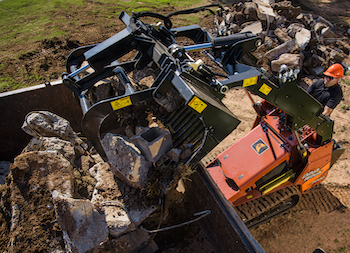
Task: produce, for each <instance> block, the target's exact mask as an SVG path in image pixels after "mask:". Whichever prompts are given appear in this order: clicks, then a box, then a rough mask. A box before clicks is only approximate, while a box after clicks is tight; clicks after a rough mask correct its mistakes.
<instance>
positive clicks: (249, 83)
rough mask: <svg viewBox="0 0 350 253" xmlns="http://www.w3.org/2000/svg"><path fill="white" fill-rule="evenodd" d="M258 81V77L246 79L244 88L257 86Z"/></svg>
mask: <svg viewBox="0 0 350 253" xmlns="http://www.w3.org/2000/svg"><path fill="white" fill-rule="evenodd" d="M257 81H258V77H257V76H254V77H250V78H247V79H244V80H243V87H248V86H252V85H254V84H256V82H257Z"/></svg>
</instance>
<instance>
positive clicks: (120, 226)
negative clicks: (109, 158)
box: [89, 162, 135, 237]
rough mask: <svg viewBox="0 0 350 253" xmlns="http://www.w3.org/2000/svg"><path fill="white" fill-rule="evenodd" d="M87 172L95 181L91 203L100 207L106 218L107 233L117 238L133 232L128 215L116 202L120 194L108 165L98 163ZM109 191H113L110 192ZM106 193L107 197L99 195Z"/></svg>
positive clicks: (133, 227) (119, 203)
mask: <svg viewBox="0 0 350 253" xmlns="http://www.w3.org/2000/svg"><path fill="white" fill-rule="evenodd" d="M89 172H90V174H91V176H93V177H94V178H95V179H96V181H97V183H96V185H95V189H94V192H93V194H92V198H91V202H92V203H93V204H96V205H100V206H101V209H102V210H103V212H104V214H105V217H106V222H107V226H108V229H109V233H110V234H111V235H112V236H114V237H117V236H120V235H121V234H123V233H126V232H129V231H131V230H134V229H135V226H134V225H133V223H132V221H131V220H130V218H129V216H128V213H127V212H126V211H125V210H124V209H123V204H121V202H119V200H118V199H119V198H121V195H122V194H121V192H120V191H119V186H118V184H117V182H116V181H115V180H114V175H113V173H112V172H111V171H110V169H109V165H108V163H105V162H102V163H98V164H96V165H95V166H93V167H92V168H90V170H89ZM111 189H113V190H112V191H111ZM106 192H107V193H108V194H107V196H108V197H105V194H101V193H106ZM116 199H117V200H116Z"/></svg>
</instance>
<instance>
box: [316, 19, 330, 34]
mask: <svg viewBox="0 0 350 253" xmlns="http://www.w3.org/2000/svg"><path fill="white" fill-rule="evenodd" d="M327 27H328V26H327V25H325V24H324V23H320V22H317V23H316V24H315V25H314V30H315V32H317V33H320V32H321V30H322V29H323V28H327Z"/></svg>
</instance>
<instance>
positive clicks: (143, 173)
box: [102, 133, 151, 188]
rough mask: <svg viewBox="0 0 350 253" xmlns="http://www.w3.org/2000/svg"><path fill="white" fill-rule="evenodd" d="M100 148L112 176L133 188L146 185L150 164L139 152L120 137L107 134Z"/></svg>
mask: <svg viewBox="0 0 350 253" xmlns="http://www.w3.org/2000/svg"><path fill="white" fill-rule="evenodd" d="M102 146H103V148H104V150H105V153H106V156H107V158H108V163H109V165H110V169H111V171H112V172H113V174H114V175H116V176H117V177H119V178H120V179H121V180H124V181H125V182H127V183H128V184H129V185H131V186H132V187H135V188H143V187H145V186H146V183H147V173H148V170H149V168H150V166H151V162H149V161H147V159H146V158H145V157H144V156H143V155H142V154H141V151H140V150H139V149H138V148H137V147H136V146H135V145H134V144H133V143H131V142H128V141H127V140H126V139H125V138H123V137H122V136H120V135H116V134H112V133H107V134H106V135H105V137H104V138H103V139H102Z"/></svg>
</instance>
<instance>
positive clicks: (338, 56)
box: [329, 48, 345, 62]
mask: <svg viewBox="0 0 350 253" xmlns="http://www.w3.org/2000/svg"><path fill="white" fill-rule="evenodd" d="M329 57H330V59H331V60H333V61H335V62H342V61H343V60H344V59H345V54H344V53H343V52H342V51H341V50H340V49H338V48H333V49H332V50H331V52H330V53H329Z"/></svg>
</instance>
